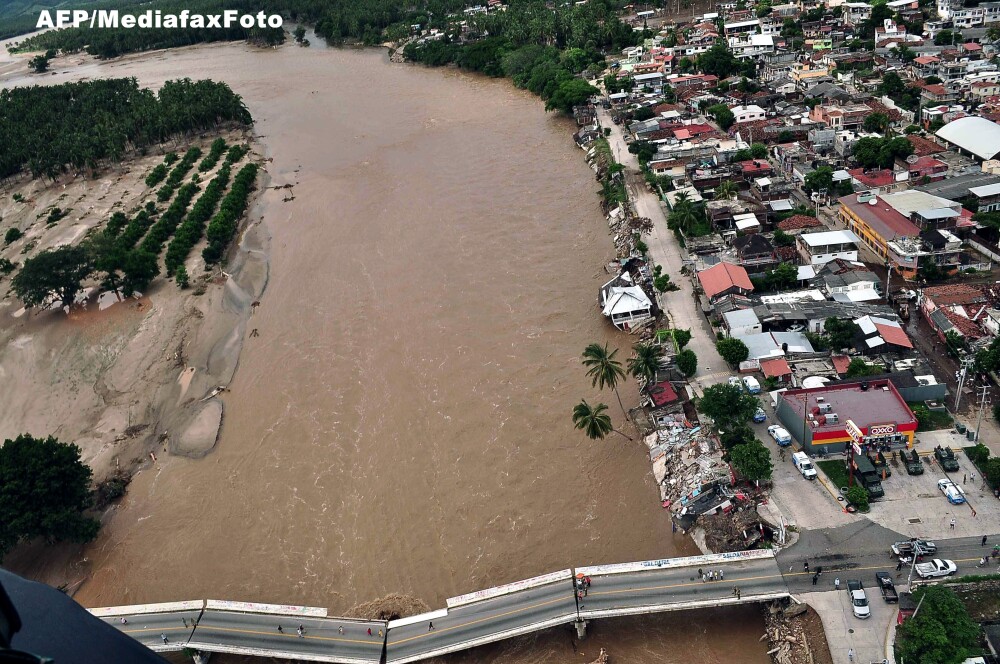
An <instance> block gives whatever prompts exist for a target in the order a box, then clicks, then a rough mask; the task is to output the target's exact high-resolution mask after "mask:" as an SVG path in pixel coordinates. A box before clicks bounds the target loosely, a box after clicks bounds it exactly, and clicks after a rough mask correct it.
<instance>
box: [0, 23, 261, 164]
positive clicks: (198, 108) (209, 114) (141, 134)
mask: <svg viewBox="0 0 1000 664" xmlns="http://www.w3.org/2000/svg"><path fill="white" fill-rule="evenodd" d="M46 34H49V33H46ZM224 122H232V123H236V124H240V125H249V124H250V123H251V122H252V118H251V117H250V112H249V111H248V110H247V109H246V106H244V104H243V100H242V98H240V96H239V95H237V94H236V93H234V92H233V91H232V90H231V89H230V88H229V86H228V85H226V84H225V83H216V82H214V81H192V80H190V79H183V80H179V81H167V82H166V83H165V84H164V85H163V87H162V88H160V90H159V92H157V93H155V94H154V93H153V91H152V90H149V89H143V88H140V87H139V83H138V82H137V81H136V79H134V78H118V79H109V80H94V81H82V82H77V83H63V84H61V85H52V86H34V87H27V88H7V89H4V90H0V145H3V146H4V148H3V150H0V178H4V177H8V176H11V175H15V174H16V173H18V172H20V171H21V170H22V169H24V168H28V169H29V170H30V171H31V174H32V175H33V176H35V177H41V176H46V177H50V178H54V177H56V176H57V175H59V174H60V173H62V172H64V171H66V170H67V168H68V167H72V168H75V169H77V170H82V169H85V168H89V169H94V168H96V167H97V166H98V165H99V163H100V162H101V161H103V160H107V159H110V160H115V161H117V160H120V159H122V158H123V157H124V156H125V155H126V153H127V152H128V151H129V150H131V149H137V148H142V147H145V146H149V145H154V144H157V143H160V142H162V141H164V140H166V139H168V138H170V137H171V136H174V135H176V134H178V133H181V132H187V131H194V130H206V129H210V128H214V127H216V126H218V125H219V124H221V123H224Z"/></svg>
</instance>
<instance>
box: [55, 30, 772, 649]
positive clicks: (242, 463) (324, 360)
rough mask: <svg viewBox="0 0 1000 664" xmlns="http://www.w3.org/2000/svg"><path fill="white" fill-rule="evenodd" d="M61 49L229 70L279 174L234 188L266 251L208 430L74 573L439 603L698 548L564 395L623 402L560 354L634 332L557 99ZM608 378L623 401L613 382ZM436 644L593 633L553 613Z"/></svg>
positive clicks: (316, 58)
mask: <svg viewBox="0 0 1000 664" xmlns="http://www.w3.org/2000/svg"><path fill="white" fill-rule="evenodd" d="M58 70H60V71H61V70H62V68H58ZM84 76H87V77H110V76H136V77H138V78H139V80H140V82H141V83H143V84H147V85H157V84H159V83H160V82H162V81H163V80H166V79H170V78H177V77H182V76H187V77H191V78H196V79H197V78H213V79H219V80H225V81H227V82H228V83H229V84H230V85H232V87H233V88H234V89H235V90H236V91H237V92H238V93H240V94H241V95H243V97H244V99H245V100H246V102H247V105H248V106H249V108H250V110H251V111H252V113H253V115H254V117H255V118H256V120H257V126H256V129H257V132H258V134H259V135H260V136H261V142H262V144H263V146H264V147H265V149H266V153H267V156H268V157H270V158H272V161H271V162H270V163H269V164H268V172H269V175H270V178H271V182H270V184H271V185H272V186H281V185H285V184H292V185H293V187H292V188H291V189H290V190H289V189H281V190H271V191H268V192H267V193H265V194H264V195H263V197H262V199H261V202H260V204H259V205H258V207H257V208H256V209H254V210H253V211H252V213H251V214H252V218H254V219H256V218H258V217H260V216H263V218H264V222H265V223H266V225H267V227H268V231H269V233H270V235H271V277H270V282H269V285H268V287H267V291H266V293H265V295H264V297H263V298H262V301H261V305H260V307H259V309H258V310H257V312H256V313H255V314H254V318H253V320H252V323H251V327H253V328H257V329H258V331H259V337H254V338H248V339H247V340H246V345H245V346H244V349H243V353H242V356H241V360H240V368H239V370H238V372H237V374H236V378H235V381H234V382H233V384H232V385H231V392H230V393H228V394H226V395H225V423H224V427H223V432H222V436H221V439H220V441H219V444H218V446H217V448H216V450H215V451H214V452H213V453H212V454H211V455H209V456H208V457H206V458H204V459H202V460H198V461H191V460H187V459H180V458H173V459H169V460H167V461H166V462H165V463H163V464H162V465H161V466H160V467H159V468H157V469H155V470H148V471H146V472H144V473H142V474H141V475H140V476H139V477H138V478H137V479H136V481H135V482H134V483H133V485H132V487H131V489H130V492H129V497H128V498H127V500H126V502H125V503H124V505H123V509H122V510H121V511H120V512H119V513H118V514H116V515H115V516H114V518H113V519H111V521H110V523H109V524H108V525H107V526H106V528H105V530H104V532H103V534H102V536H101V538H100V539H99V541H98V542H97V543H96V544H95V545H94V546H92V547H90V549H89V550H88V552H87V555H88V556H89V557H90V559H91V562H92V564H93V570H94V574H93V576H92V577H91V580H89V581H88V582H87V583H85V584H84V585H83V587H82V588H81V590H80V592H79V593H78V594H77V599H79V600H80V601H81V602H83V603H84V604H86V605H89V606H95V605H111V604H121V603H137V602H151V601H167V600H175V599H189V598H203V597H213V598H225V599H233V600H254V601H262V602H281V603H298V604H311V605H318V606H327V607H329V608H330V610H331V614H334V615H336V614H337V612H338V611H339V612H342V611H345V610H347V609H349V608H350V607H352V606H354V605H356V604H358V603H361V602H364V601H368V600H371V599H375V598H377V597H380V596H383V595H386V594H390V593H400V594H405V595H410V596H413V597H415V598H418V599H420V600H422V601H424V602H426V603H427V604H428V605H429V606H430V607H433V608H437V607H440V606H443V603H444V600H445V598H447V597H449V596H452V595H456V594H459V593H464V592H468V591H471V590H475V589H478V588H483V587H487V586H491V585H496V584H500V583H505V582H508V581H513V580H516V579H520V578H524V577H528V576H532V575H536V574H540V573H544V572H549V571H553V570H556V569H562V568H565V567H568V566H570V565H576V564H596V563H607V562H620V561H628V560H642V559H648V558H659V557H664V556H671V555H676V554H691V553H694V552H695V551H694V548H693V547H692V545H691V544H690V543H689V542H688V541H687V540H686V538H682V537H680V536H675V535H672V534H671V532H670V525H669V522H668V520H667V515H666V513H665V511H664V510H662V509H661V508H660V506H659V505H658V503H657V501H656V491H655V487H654V484H653V480H652V477H651V473H650V468H649V463H648V461H647V459H646V454H645V450H644V448H643V447H642V446H640V445H639V444H638V443H632V444H630V443H627V442H625V441H624V440H623V439H615V438H611V439H608V440H605V441H591V440H589V439H587V438H586V437H584V436H583V435H582V434H580V433H579V432H577V431H575V430H574V429H573V427H572V423H571V421H570V411H571V409H572V407H573V405H574V404H575V403H576V402H577V401H578V400H579V399H580V398H581V397H586V398H587V399H588V400H589V401H591V402H593V401H597V400H602V401H605V402H606V403H608V404H609V405H612V406H613V408H612V409H611V411H610V412H611V415H612V417H615V418H616V419H620V417H621V414H620V412H617V410H618V409H617V402H616V401H615V398H614V395H613V394H610V393H606V394H604V395H598V393H597V391H596V390H595V389H594V388H591V386H590V384H589V381H588V380H587V379H586V377H585V376H584V371H583V369H582V367H581V365H580V362H579V356H580V352H581V351H582V350H583V348H584V347H585V346H586V345H587V344H588V343H591V342H594V341H597V342H601V343H603V342H606V341H607V342H610V343H611V344H612V345H613V346H617V347H621V348H622V353H621V354H622V355H627V346H628V344H629V343H630V341H631V339H630V338H628V337H626V336H625V335H622V334H620V333H617V332H615V331H613V330H612V329H610V327H609V326H608V325H607V324H606V323H605V322H604V321H603V320H602V318H601V317H600V315H599V313H598V310H597V309H596V304H595V298H596V293H597V287H598V286H599V285H600V283H601V282H602V280H603V279H606V278H607V277H606V275H605V272H604V270H603V267H602V266H603V265H604V264H605V263H606V262H607V260H609V259H610V258H612V256H613V250H612V247H611V243H610V240H609V238H608V235H607V231H606V226H605V222H604V220H603V218H602V216H601V213H600V210H599V206H598V198H597V196H596V194H595V191H596V189H597V185H596V183H595V181H594V179H593V175H592V173H591V172H590V170H589V169H588V168H587V166H586V164H585V163H584V161H583V155H582V154H581V152H580V151H579V150H578V149H577V148H575V147H574V145H573V143H572V140H571V136H570V134H571V132H572V130H573V129H572V124H571V123H570V122H568V121H567V120H564V119H560V118H557V117H555V116H553V115H552V114H546V113H545V112H544V111H543V108H542V106H543V105H542V103H541V102H540V101H539V100H538V99H537V98H535V97H533V96H531V95H530V94H528V93H525V92H522V91H518V90H516V89H514V88H513V87H512V86H510V84H509V83H508V82H505V81H496V80H488V79H484V78H479V77H473V76H467V75H464V74H461V73H458V72H455V71H441V70H425V69H422V68H418V67H412V66H404V65H392V64H390V63H388V61H387V57H386V55H385V53H383V52H380V51H373V50H367V51H349V50H327V49H322V48H310V49H302V48H297V47H294V46H288V47H285V48H282V49H278V50H267V51H265V50H256V49H252V48H249V47H247V46H245V45H216V46H208V47H197V48H193V49H189V50H183V51H171V52H169V53H159V54H151V55H145V56H141V57H135V58H127V59H124V60H121V61H116V62H112V63H105V64H96V63H90V64H85V65H83V66H80V67H77V68H73V69H70V71H69V74H65V73H59V74H57V76H56V77H55V78H54V79H52V80H61V79H65V78H78V77H84ZM286 198H292V199H293V200H288V201H284V200H283V199H286ZM622 396H623V399H624V400H625V402H626V405H629V404H634V403H635V401H636V390H635V386H634V384H629V385H627V386H625V387H624V389H623V395H622ZM761 628H762V621H761V620H760V618H759V614H758V613H757V612H756V611H755V610H753V609H745V610H744V609H740V610H735V611H722V610H715V611H709V612H703V613H700V614H696V615H687V614H684V615H670V614H666V615H664V616H660V617H652V618H641V619H629V620H618V621H607V622H605V623H601V624H598V625H596V626H595V628H594V629H593V630H592V632H591V637H590V638H589V639H588V640H587V641H586V642H585V645H586V646H587V648H585V649H584V652H585V653H586V655H587V656H588V657H589V658H592V656H593V655H596V649H597V648H598V647H599V646H602V645H603V646H605V647H608V648H609V649H610V650H611V652H612V654H613V655H614V656H615V661H619V662H633V663H638V664H644V663H647V662H648V663H652V662H685V663H690V662H709V661H712V662H714V661H725V660H727V659H728V660H732V661H740V662H766V661H768V657H767V656H766V655H765V654H764V652H763V651H764V648H763V646H762V645H760V644H758V643H757V638H758V637H759V636H760V634H761V632H762V629H761ZM591 651H592V652H591ZM450 661H454V662H459V661H462V662H465V661H468V662H473V661H501V662H510V663H528V662H569V661H589V659H584V657H583V656H582V654H581V653H574V652H573V650H572V646H571V638H570V634H569V632H562V631H559V630H553V631H551V632H547V633H544V634H541V635H537V636H534V637H526V638H524V639H518V640H514V641H511V642H508V643H503V644H498V645H495V646H490V647H487V648H484V649H480V650H478V651H476V652H475V653H469V654H466V655H459V656H455V657H453V658H451V660H450Z"/></svg>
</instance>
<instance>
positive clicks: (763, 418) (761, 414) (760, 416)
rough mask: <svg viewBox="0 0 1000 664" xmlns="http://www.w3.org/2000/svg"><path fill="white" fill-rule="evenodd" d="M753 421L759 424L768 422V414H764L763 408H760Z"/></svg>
mask: <svg viewBox="0 0 1000 664" xmlns="http://www.w3.org/2000/svg"><path fill="white" fill-rule="evenodd" d="M753 421H754V422H756V423H757V424H760V423H761V422H766V421H767V413H765V412H764V409H763V408H758V409H757V412H755V413H754V414H753Z"/></svg>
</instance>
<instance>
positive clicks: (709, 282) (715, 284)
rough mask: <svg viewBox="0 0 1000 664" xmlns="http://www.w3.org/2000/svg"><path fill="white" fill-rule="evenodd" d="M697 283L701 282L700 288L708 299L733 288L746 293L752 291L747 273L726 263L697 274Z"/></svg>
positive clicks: (739, 267) (736, 266) (737, 266)
mask: <svg viewBox="0 0 1000 664" xmlns="http://www.w3.org/2000/svg"><path fill="white" fill-rule="evenodd" d="M698 281H700V282H701V287H702V288H703V289H704V290H705V295H706V296H708V297H709V298H713V297H715V296H716V295H718V294H719V293H722V292H724V291H726V290H728V289H730V288H732V287H734V286H736V287H738V288H741V289H743V290H746V291H752V290H753V284H752V283H750V276H749V275H748V274H747V271H746V270H744V269H743V268H742V267H741V266H739V265H733V264H732V263H726V262H722V263H719V264H718V265H713V266H712V267H710V268H708V269H707V270H702V271H701V272H699V273H698Z"/></svg>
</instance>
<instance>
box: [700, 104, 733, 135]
mask: <svg viewBox="0 0 1000 664" xmlns="http://www.w3.org/2000/svg"><path fill="white" fill-rule="evenodd" d="M705 112H706V113H708V114H709V115H711V116H712V117H713V118H715V121H716V122H717V123H719V126H720V127H722V128H723V129H729V128H730V127H732V126H733V124H734V123H735V122H736V116H735V115H733V112H732V111H731V110H729V107H728V106H726V105H725V104H715V105H714V106H709V107H708V108H707V109H705Z"/></svg>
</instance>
